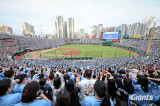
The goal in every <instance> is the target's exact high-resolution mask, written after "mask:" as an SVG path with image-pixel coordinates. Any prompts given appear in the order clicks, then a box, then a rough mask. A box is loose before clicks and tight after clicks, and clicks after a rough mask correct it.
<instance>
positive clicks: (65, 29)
mask: <svg viewBox="0 0 160 106" xmlns="http://www.w3.org/2000/svg"><path fill="white" fill-rule="evenodd" d="M64 39H67V22H64Z"/></svg>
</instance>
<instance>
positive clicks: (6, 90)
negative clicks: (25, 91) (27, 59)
mask: <svg viewBox="0 0 160 106" xmlns="http://www.w3.org/2000/svg"><path fill="white" fill-rule="evenodd" d="M18 81H19V80H14V81H12V82H11V80H9V79H3V80H0V105H1V106H10V105H14V104H17V103H19V102H21V97H22V95H21V94H20V93H15V94H10V93H11V92H12V89H13V85H14V84H15V83H16V82H18Z"/></svg>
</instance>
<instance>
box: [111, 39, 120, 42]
mask: <svg viewBox="0 0 160 106" xmlns="http://www.w3.org/2000/svg"><path fill="white" fill-rule="evenodd" d="M112 41H113V42H120V40H119V39H113V40H112Z"/></svg>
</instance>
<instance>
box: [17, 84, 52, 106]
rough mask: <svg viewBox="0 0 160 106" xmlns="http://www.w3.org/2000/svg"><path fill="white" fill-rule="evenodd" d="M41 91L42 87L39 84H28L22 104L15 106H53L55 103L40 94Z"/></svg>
mask: <svg viewBox="0 0 160 106" xmlns="http://www.w3.org/2000/svg"><path fill="white" fill-rule="evenodd" d="M39 89H40V86H39V83H38V82H36V81H32V82H30V83H28V84H27V85H26V86H25V87H24V89H23V93H22V98H21V101H22V102H21V103H18V104H16V105H15V106H26V105H29V106H52V105H53V103H52V102H51V101H50V100H49V99H48V98H47V97H46V96H45V95H44V94H43V93H40V92H38V91H39ZM38 98H41V99H38Z"/></svg>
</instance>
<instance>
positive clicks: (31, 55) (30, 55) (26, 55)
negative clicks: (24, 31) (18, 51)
mask: <svg viewBox="0 0 160 106" xmlns="http://www.w3.org/2000/svg"><path fill="white" fill-rule="evenodd" d="M33 56H35V54H25V55H23V56H22V58H30V57H33Z"/></svg>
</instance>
